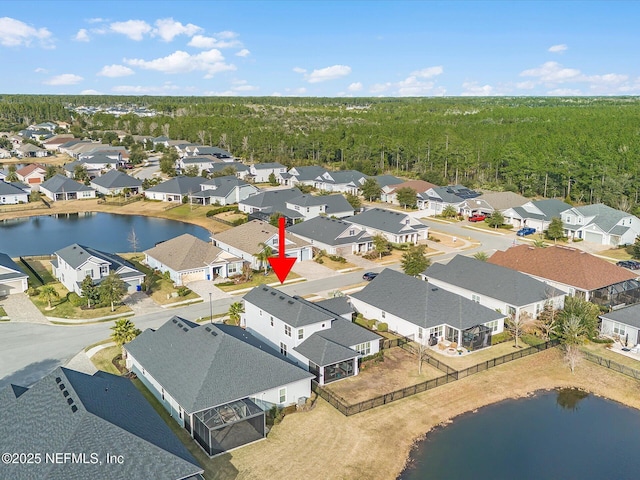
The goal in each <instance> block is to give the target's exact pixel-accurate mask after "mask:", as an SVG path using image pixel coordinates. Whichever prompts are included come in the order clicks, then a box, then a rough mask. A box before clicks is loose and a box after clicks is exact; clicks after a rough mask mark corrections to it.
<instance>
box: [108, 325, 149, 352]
mask: <svg viewBox="0 0 640 480" xmlns="http://www.w3.org/2000/svg"><path fill="white" fill-rule="evenodd" d="M111 330H113V333H112V334H111V339H112V340H113V341H114V342H116V345H118V346H119V347H122V346H124V344H125V343H128V342H130V341H131V340H133V339H134V338H136V337H137V336H138V335H140V334H141V333H142V331H141V330H140V329H139V328H136V326H135V324H134V323H133V322H132V321H131V320H129V319H128V318H121V319H120V320H116V321H115V324H114V325H113V327H111ZM124 356H125V354H124V348H123V349H122V357H123V358H124Z"/></svg>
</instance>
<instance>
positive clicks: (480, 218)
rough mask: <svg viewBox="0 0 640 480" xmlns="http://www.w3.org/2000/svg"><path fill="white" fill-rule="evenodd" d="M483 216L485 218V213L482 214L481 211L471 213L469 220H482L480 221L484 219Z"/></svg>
mask: <svg viewBox="0 0 640 480" xmlns="http://www.w3.org/2000/svg"><path fill="white" fill-rule="evenodd" d="M485 218H487V216H486V215H482V214H481V213H476V214H475V215H471V216H470V217H469V221H470V222H482V221H484V219H485Z"/></svg>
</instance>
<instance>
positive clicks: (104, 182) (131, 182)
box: [90, 170, 142, 195]
mask: <svg viewBox="0 0 640 480" xmlns="http://www.w3.org/2000/svg"><path fill="white" fill-rule="evenodd" d="M90 185H91V186H92V187H93V188H95V189H96V191H97V192H98V193H101V194H103V195H119V194H121V193H123V192H124V190H125V188H126V189H128V190H129V193H130V194H132V195H137V194H138V193H140V192H141V191H142V180H139V179H137V178H134V177H132V176H130V175H127V174H126V173H124V172H121V171H120V170H109V171H108V172H107V173H105V174H104V175H100V176H99V177H96V178H94V179H93V180H91V183H90Z"/></svg>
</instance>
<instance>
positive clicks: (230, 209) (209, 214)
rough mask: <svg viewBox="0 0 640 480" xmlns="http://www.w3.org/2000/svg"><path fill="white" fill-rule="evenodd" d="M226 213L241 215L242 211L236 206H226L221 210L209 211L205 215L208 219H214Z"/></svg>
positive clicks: (220, 208)
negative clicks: (215, 216)
mask: <svg viewBox="0 0 640 480" xmlns="http://www.w3.org/2000/svg"><path fill="white" fill-rule="evenodd" d="M224 212H234V213H241V212H240V210H238V207H237V206H236V205H225V206H224V207H219V208H214V209H212V210H209V211H208V212H207V213H206V214H205V215H206V216H207V217H213V216H214V215H218V214H219V213H224Z"/></svg>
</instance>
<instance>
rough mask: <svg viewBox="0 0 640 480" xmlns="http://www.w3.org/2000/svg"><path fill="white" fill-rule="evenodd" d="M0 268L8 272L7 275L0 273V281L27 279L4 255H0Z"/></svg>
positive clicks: (14, 263) (8, 257)
mask: <svg viewBox="0 0 640 480" xmlns="http://www.w3.org/2000/svg"><path fill="white" fill-rule="evenodd" d="M0 267H3V268H6V269H7V270H10V272H9V273H0V280H18V279H20V278H29V275H27V274H26V273H24V272H23V271H22V270H20V267H19V266H18V264H16V262H14V261H13V260H11V257H10V256H9V255H7V254H6V253H0Z"/></svg>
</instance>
